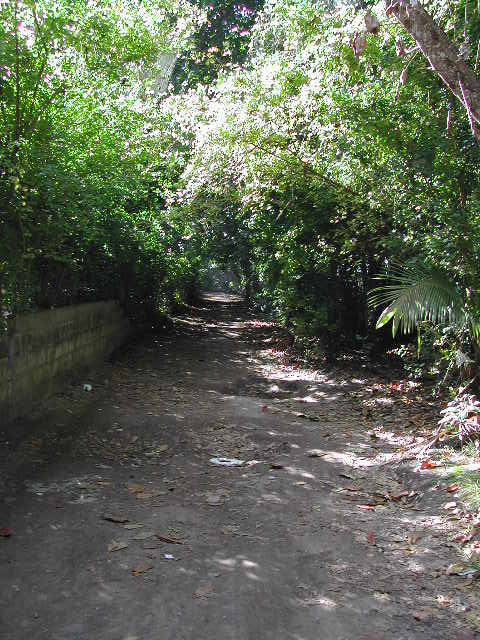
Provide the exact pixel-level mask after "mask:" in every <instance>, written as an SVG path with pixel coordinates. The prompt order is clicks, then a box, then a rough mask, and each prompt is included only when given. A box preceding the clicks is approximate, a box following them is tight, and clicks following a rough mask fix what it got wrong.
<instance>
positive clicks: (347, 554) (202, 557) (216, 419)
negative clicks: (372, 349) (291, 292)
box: [0, 294, 478, 640]
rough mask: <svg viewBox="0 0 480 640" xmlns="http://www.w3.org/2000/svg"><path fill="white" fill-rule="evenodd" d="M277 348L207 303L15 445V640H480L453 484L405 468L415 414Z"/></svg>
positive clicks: (227, 306)
mask: <svg viewBox="0 0 480 640" xmlns="http://www.w3.org/2000/svg"><path fill="white" fill-rule="evenodd" d="M277 339H278V340H280V341H281V336H279V335H278V334H276V333H275V329H274V327H273V326H272V325H271V324H270V323H269V322H267V321H265V320H264V319H259V318H256V317H255V316H254V315H252V314H251V312H249V310H248V309H246V308H245V307H244V305H243V302H242V301H241V300H240V299H238V298H233V297H226V298H225V297H222V296H220V297H219V295H218V294H211V295H207V296H204V297H203V298H202V300H201V301H200V302H199V303H198V305H197V306H196V307H195V308H193V307H192V309H191V310H190V312H189V313H186V314H184V315H183V316H181V317H178V318H175V320H174V327H173V329H172V331H171V332H170V333H168V334H163V335H160V334H157V335H150V336H146V337H145V338H144V339H143V340H142V341H140V342H139V343H137V344H136V345H134V346H132V347H131V348H130V349H128V350H126V351H125V353H124V354H123V355H122V356H121V357H120V358H119V359H118V360H117V361H116V362H115V363H113V364H112V365H108V366H106V367H105V368H104V369H102V370H101V371H100V370H99V371H98V372H97V373H96V374H95V376H92V377H91V378H90V379H89V380H90V382H92V386H93V391H92V393H91V394H88V395H85V394H84V393H83V392H82V390H81V387H80V385H77V386H73V387H71V388H70V389H69V390H67V392H66V393H65V394H63V395H61V396H58V397H57V398H55V399H53V400H52V402H51V403H50V404H49V406H48V407H46V408H45V411H44V413H43V414H42V415H40V414H39V415H38V416H34V417H32V419H31V421H30V422H29V430H26V428H24V431H23V433H24V435H23V436H22V437H18V438H17V439H15V438H13V439H12V440H11V441H9V442H10V444H9V445H8V446H7V448H6V453H7V457H8V465H7V466H6V475H5V480H4V491H3V500H4V502H3V506H4V510H3V515H2V517H3V518H4V519H5V523H3V521H2V522H0V525H1V526H4V524H5V526H7V525H8V526H9V527H11V528H12V530H13V532H14V534H13V536H12V537H11V538H9V539H8V540H7V539H5V540H4V541H3V542H2V545H1V547H0V553H1V554H2V558H1V562H2V565H3V566H8V567H9V571H8V572H4V573H2V575H0V593H1V599H2V604H3V606H2V614H1V616H2V628H3V629H4V632H5V633H6V634H7V635H6V637H8V638H9V639H10V638H11V639H12V640H16V639H17V638H18V639H23V638H27V637H28V638H32V639H35V638H39V639H40V638H47V637H48V638H49V640H50V638H52V639H53V640H56V639H57V638H58V639H60V638H62V640H63V638H77V637H79V638H81V639H82V640H83V639H84V638H90V637H92V638H102V640H110V639H112V640H113V639H115V640H118V639H119V638H120V639H121V640H137V639H138V640H140V639H141V640H150V638H151V639H152V640H153V638H155V639H157V638H159V637H161V638H166V639H170V638H171V639H172V640H173V639H175V640H177V639H178V638H180V639H181V638H185V639H193V638H195V639H196V640H197V639H198V640H203V639H207V638H208V639H210V638H238V639H241V640H243V639H250V638H252V639H253V638H255V639H256V638H262V639H270V638H271V639H272V640H273V638H275V639H283V638H285V639H295V640H314V639H315V640H317V639H318V638H319V637H321V638H322V640H341V639H344V640H350V639H351V640H353V639H355V640H359V639H361V638H363V639H364V640H367V638H368V639H369V640H380V639H382V640H386V639H388V640H390V639H391V640H393V639H394V638H395V640H410V639H411V638H427V637H428V638H432V637H434V638H439V639H443V638H445V639H447V638H448V639H449V640H452V639H455V638H457V639H458V640H459V639H460V638H463V639H464V640H467V638H469V637H470V638H474V637H475V636H474V631H473V628H474V627H473V626H472V625H474V624H475V619H476V618H475V616H476V615H477V607H478V605H477V603H476V602H475V598H474V597H473V595H474V594H472V592H471V591H468V590H464V589H463V588H462V587H463V586H464V584H465V578H464V577H461V576H457V575H447V574H446V571H445V569H446V567H447V566H448V565H449V564H450V563H452V562H454V561H455V560H456V556H455V549H454V548H452V547H446V546H445V541H446V535H447V534H448V527H449V526H450V522H449V520H448V513H449V512H448V511H445V510H443V509H442V506H443V502H444V501H445V494H444V493H443V490H442V482H443V481H442V478H441V476H439V477H436V478H434V477H433V473H436V472H433V473H429V474H421V473H415V472H414V471H413V470H412V468H410V467H409V466H408V465H406V464H404V465H398V464H396V463H395V455H394V454H395V451H396V448H397V446H398V441H399V439H401V438H402V437H403V436H402V429H403V427H402V424H400V420H401V418H402V417H400V418H398V416H397V414H396V413H395V411H394V408H392V409H391V408H390V405H389V403H388V402H385V401H384V398H383V396H381V397H380V395H379V394H377V393H376V391H375V388H374V387H375V385H377V384H378V381H376V380H371V379H368V378H367V377H366V376H365V374H362V375H358V377H354V376H350V377H349V378H347V377H342V376H341V375H333V374H332V373H331V372H327V371H311V370H307V369H302V368H301V367H300V366H297V365H295V364H289V363H286V362H284V361H283V360H282V358H281V356H280V355H279V351H278V350H275V349H272V344H274V345H275V344H281V342H280V343H277V342H275V340H277ZM370 388H371V389H373V391H372V393H371V394H370V392H369V391H366V390H367V389H370ZM365 394H367V396H368V398H369V399H368V402H366V401H365V397H366V396H365ZM371 397H372V398H373V399H374V401H375V403H374V404H372V402H371V401H370V398H371ZM378 400H382V402H378ZM387 400H388V398H387ZM372 407H373V408H372ZM365 408H367V409H368V412H367V413H366V412H365ZM372 411H376V412H377V413H376V414H375V416H379V417H380V418H379V419H381V422H382V429H380V428H378V425H376V424H375V422H372V419H371V413H372ZM389 419H390V420H389ZM402 419H403V418H402ZM388 434H390V435H388ZM373 436H374V437H373ZM212 458H227V459H235V460H237V461H241V464H240V462H239V463H238V466H232V467H229V466H216V465H215V464H213V463H212V462H211V460H212ZM440 514H444V515H440ZM115 545H116V546H115ZM27 603H28V607H27ZM28 612H32V613H31V614H30V613H28ZM468 629H472V631H468ZM462 634H463V635H462ZM468 634H470V635H468Z"/></svg>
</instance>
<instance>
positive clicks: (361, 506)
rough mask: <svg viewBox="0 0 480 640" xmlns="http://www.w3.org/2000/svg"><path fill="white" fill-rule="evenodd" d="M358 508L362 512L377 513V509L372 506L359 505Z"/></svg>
mask: <svg viewBox="0 0 480 640" xmlns="http://www.w3.org/2000/svg"><path fill="white" fill-rule="evenodd" d="M357 507H358V508H359V509H362V511H375V507H374V506H373V505H371V504H357Z"/></svg>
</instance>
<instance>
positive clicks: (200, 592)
mask: <svg viewBox="0 0 480 640" xmlns="http://www.w3.org/2000/svg"><path fill="white" fill-rule="evenodd" d="M214 594H215V587H214V586H213V584H211V583H210V582H208V583H206V584H201V585H200V586H199V587H198V589H197V590H196V591H195V593H194V594H193V597H194V598H202V599H203V598H210V596H213V595H214Z"/></svg>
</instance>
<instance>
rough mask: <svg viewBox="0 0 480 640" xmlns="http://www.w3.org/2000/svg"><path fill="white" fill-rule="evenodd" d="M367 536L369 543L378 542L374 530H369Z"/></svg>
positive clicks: (374, 543)
mask: <svg viewBox="0 0 480 640" xmlns="http://www.w3.org/2000/svg"><path fill="white" fill-rule="evenodd" d="M366 538H367V542H368V544H373V545H376V544H377V541H376V540H375V535H374V533H373V531H369V532H368V533H367V535H366Z"/></svg>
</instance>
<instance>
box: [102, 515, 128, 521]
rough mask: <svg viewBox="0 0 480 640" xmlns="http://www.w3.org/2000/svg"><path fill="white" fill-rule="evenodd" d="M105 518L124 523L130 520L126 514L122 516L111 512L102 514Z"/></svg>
mask: <svg viewBox="0 0 480 640" xmlns="http://www.w3.org/2000/svg"><path fill="white" fill-rule="evenodd" d="M102 519H103V520H107V521H108V522H116V523H119V524H124V523H125V522H128V518H127V517H126V516H120V515H118V516H117V515H113V514H110V513H107V514H106V515H104V516H102Z"/></svg>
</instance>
